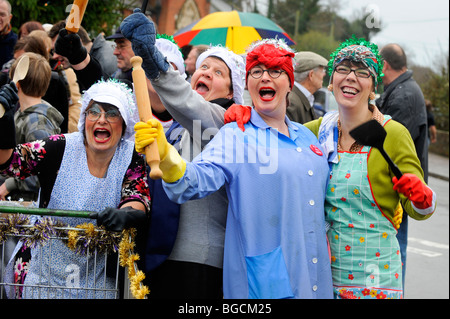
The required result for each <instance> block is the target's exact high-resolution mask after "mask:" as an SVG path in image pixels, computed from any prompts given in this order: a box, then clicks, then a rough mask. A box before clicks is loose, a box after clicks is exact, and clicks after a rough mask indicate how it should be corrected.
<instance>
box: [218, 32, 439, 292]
mask: <svg viewBox="0 0 450 319" xmlns="http://www.w3.org/2000/svg"><path fill="white" fill-rule="evenodd" d="M382 69H383V61H382V59H381V57H380V55H379V53H378V47H377V46H376V45H375V44H372V43H370V42H367V41H366V40H364V39H357V38H356V37H354V36H353V38H351V39H348V40H346V41H345V42H343V43H342V44H341V45H340V46H339V48H338V49H337V50H336V51H335V52H334V53H332V54H331V60H330V61H329V63H328V70H329V74H330V76H331V79H330V85H329V86H328V89H329V90H330V91H332V92H333V94H334V96H335V98H336V101H337V103H338V105H339V108H338V111H334V112H328V113H326V114H325V115H324V117H321V118H319V119H317V120H314V121H311V122H308V123H306V124H305V126H306V127H308V128H309V129H310V130H311V131H312V132H314V133H315V134H316V135H317V137H318V139H319V142H320V144H321V146H322V149H323V150H324V151H325V155H326V156H327V158H328V164H329V166H330V176H329V180H328V185H327V190H326V197H325V218H326V221H327V224H328V226H327V227H328V230H327V236H328V241H329V245H330V250H331V269H332V275H333V287H334V296H335V298H350V299H358V298H374V299H385V298H390V299H397V298H403V287H402V263H401V258H400V257H401V256H400V248H399V244H398V242H397V238H396V233H397V229H398V228H399V225H400V223H401V220H402V216H403V211H405V212H406V213H407V214H408V215H409V216H411V217H412V218H414V219H416V220H425V219H427V218H429V217H430V216H431V214H433V212H434V211H435V209H436V194H435V193H434V192H433V190H432V189H431V188H429V187H428V186H427V185H426V184H425V182H424V180H423V171H422V169H421V167H420V162H419V159H418V158H417V156H416V152H415V148H414V143H413V141H412V139H411V136H410V134H409V132H408V130H407V129H406V128H405V127H404V126H403V125H401V124H400V123H398V122H396V121H394V120H392V119H391V117H390V116H388V115H383V114H382V113H381V112H380V111H379V110H378V109H377V107H376V106H375V105H374V104H373V100H374V99H375V91H376V88H377V86H378V84H379V83H380V82H381V77H382V76H383V74H382V71H381V70H382ZM248 112H249V107H246V106H241V105H234V106H232V107H230V108H229V109H228V110H227V112H226V113H225V123H228V122H231V121H237V122H238V123H237V124H238V125H239V127H241V129H243V125H242V124H243V123H242V122H243V120H242V119H243V118H245V117H246V113H248ZM370 120H376V121H377V122H378V123H379V124H381V125H382V126H383V127H384V129H385V130H386V132H387V135H386V139H385V142H384V149H385V151H386V152H387V153H388V154H389V156H390V157H391V158H392V160H393V161H394V163H396V164H397V166H398V167H399V169H400V171H401V172H402V173H403V176H402V177H401V178H400V179H397V177H395V176H394V173H393V172H392V171H391V170H390V168H389V166H388V164H387V162H386V161H385V160H384V158H383V156H382V155H381V153H380V152H379V150H377V149H376V148H372V147H370V146H364V145H360V144H358V143H357V142H356V141H355V139H354V138H353V137H352V136H351V135H350V131H351V130H353V129H354V128H356V127H358V126H359V125H361V124H363V123H365V122H367V121H370Z"/></svg>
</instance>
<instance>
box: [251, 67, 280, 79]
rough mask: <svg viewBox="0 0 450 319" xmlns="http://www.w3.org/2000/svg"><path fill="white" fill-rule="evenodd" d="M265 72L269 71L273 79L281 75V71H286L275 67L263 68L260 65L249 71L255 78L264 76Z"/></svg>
mask: <svg viewBox="0 0 450 319" xmlns="http://www.w3.org/2000/svg"><path fill="white" fill-rule="evenodd" d="M264 72H267V73H268V74H269V76H270V77H271V78H272V79H277V78H279V77H280V75H281V73H283V72H286V71H284V70H273V69H267V70H263V69H262V68H260V67H254V68H253V69H251V70H250V71H248V73H249V74H250V75H251V76H252V78H254V79H259V78H260V77H262V76H263V74H264Z"/></svg>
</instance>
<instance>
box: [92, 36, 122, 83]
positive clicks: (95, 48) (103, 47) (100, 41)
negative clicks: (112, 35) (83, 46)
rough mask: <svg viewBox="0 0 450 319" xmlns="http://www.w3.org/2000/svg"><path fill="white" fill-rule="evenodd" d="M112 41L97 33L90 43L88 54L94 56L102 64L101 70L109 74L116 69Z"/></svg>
mask: <svg viewBox="0 0 450 319" xmlns="http://www.w3.org/2000/svg"><path fill="white" fill-rule="evenodd" d="M113 45H114V42H112V41H106V40H105V38H104V37H103V35H101V34H99V35H98V36H97V37H96V38H95V39H94V42H93V43H92V47H91V51H90V52H89V54H90V55H91V56H92V57H94V58H96V59H97V61H98V62H99V63H100V65H101V66H102V70H103V72H104V73H106V74H107V75H108V76H111V75H112V74H113V73H114V72H116V70H117V58H116V56H115V55H114V53H113V52H114V49H113Z"/></svg>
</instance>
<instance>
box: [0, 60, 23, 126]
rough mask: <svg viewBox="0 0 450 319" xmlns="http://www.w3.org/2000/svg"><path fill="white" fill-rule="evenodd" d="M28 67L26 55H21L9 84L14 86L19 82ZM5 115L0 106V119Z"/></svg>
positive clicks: (3, 109)
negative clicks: (11, 83) (12, 83)
mask: <svg viewBox="0 0 450 319" xmlns="http://www.w3.org/2000/svg"><path fill="white" fill-rule="evenodd" d="M29 66H30V58H29V57H28V55H23V56H21V57H20V58H19V62H18V63H17V66H16V70H15V71H14V77H13V79H12V81H11V82H14V84H16V83H17V82H19V81H20V80H23V79H24V78H25V76H26V75H27V73H28V67H29ZM3 114H5V108H4V107H3V105H1V104H0V118H2V117H3Z"/></svg>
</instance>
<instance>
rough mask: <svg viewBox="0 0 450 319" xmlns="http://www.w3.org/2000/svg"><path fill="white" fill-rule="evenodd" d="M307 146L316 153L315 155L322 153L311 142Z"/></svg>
mask: <svg viewBox="0 0 450 319" xmlns="http://www.w3.org/2000/svg"><path fill="white" fill-rule="evenodd" d="M309 148H310V149H311V150H312V151H313V152H314V153H316V154H317V155H319V156H322V155H323V153H322V151H321V150H320V149H319V148H318V147H317V146H315V145H312V144H311V145H310V146H309Z"/></svg>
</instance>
